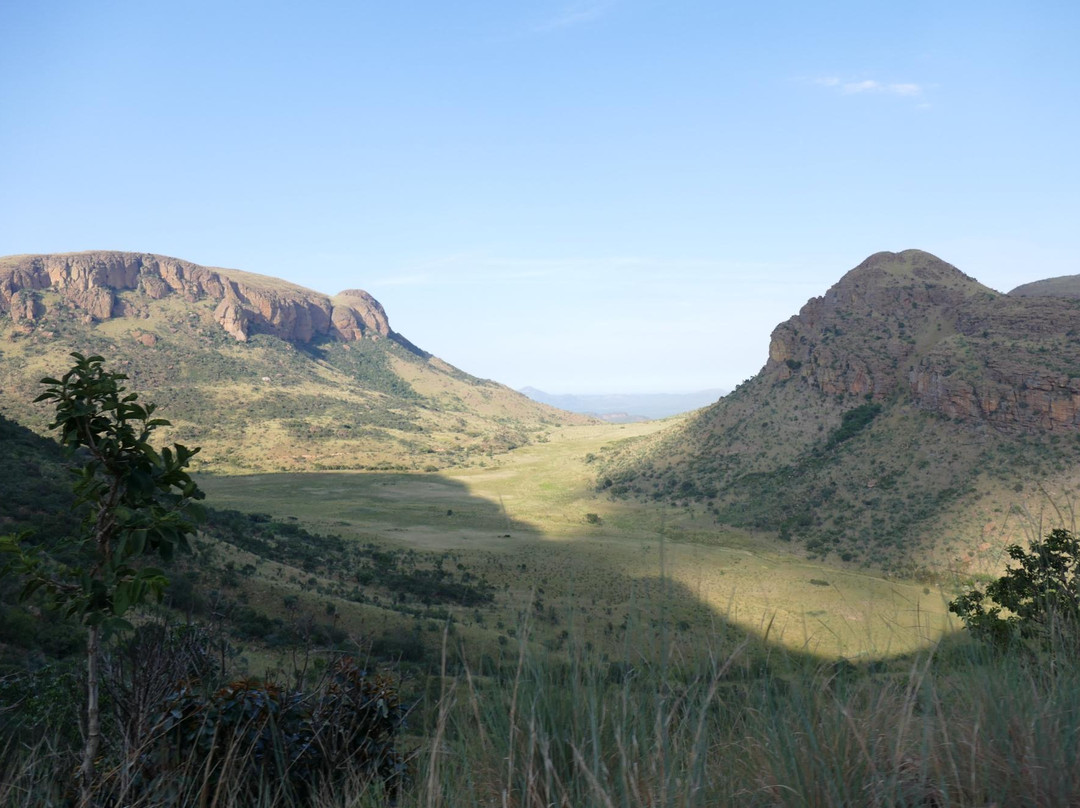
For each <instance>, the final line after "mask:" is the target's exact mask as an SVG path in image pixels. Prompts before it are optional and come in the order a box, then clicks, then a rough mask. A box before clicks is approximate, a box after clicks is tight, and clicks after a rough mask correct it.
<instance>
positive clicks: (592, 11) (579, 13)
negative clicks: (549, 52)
mask: <svg viewBox="0 0 1080 808" xmlns="http://www.w3.org/2000/svg"><path fill="white" fill-rule="evenodd" d="M614 5H615V0H592V2H580V3H574V4H573V5H571V6H569V7H567V8H565V9H563V11H562V12H561V13H559V14H557V15H555V16H554V17H551V18H549V19H547V20H545V21H543V22H541V23H538V24H537V25H534V26H533V32H534V33H538V34H544V33H548V32H549V31H558V30H560V29H563V28H572V27H574V26H575V25H583V24H585V23H588V22H592V21H593V20H596V19H599V18H600V17H602V16H604V14H606V13H607V12H608V10H609V9H610V8H611V7H612V6H614Z"/></svg>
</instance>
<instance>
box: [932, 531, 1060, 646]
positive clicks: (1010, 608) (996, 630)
mask: <svg viewBox="0 0 1080 808" xmlns="http://www.w3.org/2000/svg"><path fill="white" fill-rule="evenodd" d="M1007 552H1008V554H1009V557H1010V558H1012V559H1013V560H1014V561H1016V562H1018V563H1019V565H1020V566H1019V567H1009V568H1008V569H1007V570H1006V572H1005V574H1004V575H1003V576H1002V577H1000V578H998V579H997V580H996V581H994V582H992V583H990V584H988V585H987V587H986V590H985V591H983V590H980V589H978V588H974V589H971V590H970V591H969V592H967V593H966V594H963V595H961V596H960V597H958V598H956V599H955V600H953V601H952V602H951V603H950V604H949V611H951V612H953V613H954V614H957V615H959V616H960V619H961V620H963V621H964V625H965V626H966V627H967V628H968V630H969V631H971V632H972V633H973V634H974V635H976V636H977V637H979V638H980V639H982V640H985V641H987V642H989V643H991V644H993V645H996V646H998V647H1008V646H1011V645H1015V644H1016V643H1017V642H1024V641H1032V642H1034V643H1036V644H1038V645H1040V646H1042V647H1043V648H1046V649H1049V650H1061V649H1068V648H1074V647H1075V645H1076V641H1077V639H1080V540H1077V538H1076V537H1075V536H1074V535H1073V534H1072V533H1071V532H1070V531H1068V530H1064V529H1060V528H1059V529H1057V530H1052V531H1050V533H1048V534H1047V536H1046V539H1045V540H1043V541H1038V540H1036V541H1032V542H1031V543H1030V545H1029V547H1028V550H1026V551H1025V550H1024V549H1023V548H1022V547H1020V546H1019V545H1015V544H1014V545H1011V546H1010V547H1009V548H1008V549H1007Z"/></svg>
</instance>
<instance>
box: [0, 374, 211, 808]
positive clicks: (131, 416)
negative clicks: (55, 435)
mask: <svg viewBox="0 0 1080 808" xmlns="http://www.w3.org/2000/svg"><path fill="white" fill-rule="evenodd" d="M72 357H73V358H74V359H75V364H74V366H72V368H71V370H69V371H68V372H67V373H65V374H64V376H63V377H62V378H61V379H53V378H45V379H42V382H41V383H42V384H46V385H48V387H47V388H46V390H45V392H44V393H42V394H41V395H40V396H38V397H37V399H36V401H38V402H41V401H45V402H50V403H52V404H55V407H56V418H55V420H54V421H53V422H52V423H51V424H50V425H49V428H50V429H56V430H59V433H60V443H61V445H62V446H64V447H65V448H67V449H68V450H69V451H71V452H72V453H73V454H75V453H82V454H83V455H84V458H80V459H85V462H84V463H83V465H82V467H81V468H79V469H78V474H77V477H76V481H75V485H74V487H73V493H74V496H75V499H74V506H75V507H77V508H78V507H80V506H85V507H84V509H83V510H84V516H83V520H82V526H81V529H80V530H79V531H78V533H77V534H76V535H75V536H74V537H73V539H71V540H70V541H67V542H62V543H61V544H60V545H59V546H58V547H57V548H56V551H55V552H54V553H51V554H49V555H47V556H46V555H45V554H44V553H42V551H41V546H40V545H37V544H33V545H30V546H29V547H24V546H21V545H20V543H19V541H18V537H15V536H7V537H0V551H4V552H7V553H9V554H11V555H13V556H14V558H15V561H14V563H13V565H12V570H13V571H14V572H15V573H16V574H17V575H19V576H20V577H22V578H24V579H25V580H26V585H25V586H24V587H23V590H22V592H21V593H20V598H21V599H22V600H27V599H29V598H30V596H32V595H33V594H34V593H35V592H37V591H41V592H44V593H45V595H46V603H47V604H48V605H50V606H52V607H53V608H58V609H59V610H61V611H63V612H64V614H65V615H66V616H68V617H74V618H76V619H77V620H78V622H79V623H80V624H81V625H82V626H84V627H85V628H86V637H87V640H86V657H87V708H86V743H85V747H84V751H83V758H82V765H81V766H80V770H79V792H80V794H79V804H80V805H81V806H87V807H88V806H90V805H91V804H92V802H93V796H94V791H95V776H94V767H95V761H96V760H97V757H98V751H99V748H100V746H101V710H100V704H99V698H98V695H99V688H100V673H99V664H100V661H101V648H100V643H101V641H102V640H103V639H105V640H107V639H108V638H109V637H110V636H111V635H112V634H113V633H115V632H117V631H122V630H131V629H132V626H131V624H130V623H128V622H127V621H126V620H125V619H124V616H125V615H126V614H127V613H128V611H129V610H130V609H131V608H132V607H137V606H140V605H142V604H144V603H146V602H147V601H150V600H160V599H161V595H162V593H163V592H164V590H165V587H166V585H167V584H168V579H167V578H166V577H165V575H164V573H162V571H161V570H158V569H155V568H153V567H148V566H146V565H144V564H142V563H140V561H141V560H142V557H144V556H149V555H158V556H160V557H161V558H163V559H165V560H168V559H169V558H171V557H172V554H173V550H174V548H176V547H181V548H186V547H187V546H188V541H187V540H188V536H189V535H190V534H191V533H193V532H194V530H195V523H194V522H193V521H192V513H191V511H192V507H191V502H192V500H195V499H202V497H203V494H202V492H201V491H200V490H199V489H198V487H197V486H196V485H195V483H193V482H192V480H191V477H190V476H188V474H187V471H186V468H187V465H188V462H189V461H190V459H191V458H192V457H193V456H194V454H195V452H197V451H198V449H196V450H194V451H192V450H189V449H188V448H187V447H186V446H182V445H180V444H174V445H173V448H172V449H168V448H163V449H161V450H160V451H158V450H156V449H154V448H153V446H151V444H150V439H151V436H152V434H153V432H154V430H155V429H157V428H158V427H162V426H168V425H169V422H168V421H165V420H163V419H160V418H153V417H152V416H153V414H154V409H155V407H154V405H153V404H145V405H144V404H140V403H139V402H138V397H139V396H138V394H137V393H129V392H127V389H126V388H125V387H124V386H123V385H122V384H121V382H123V381H124V380H125V379H126V378H127V377H126V376H124V375H123V374H120V373H110V372H108V371H106V370H105V368H104V365H103V363H104V359H102V357H100V356H90V357H86V356H83V355H82V354H79V353H74V354H72ZM68 558H70V559H72V561H66V559H68Z"/></svg>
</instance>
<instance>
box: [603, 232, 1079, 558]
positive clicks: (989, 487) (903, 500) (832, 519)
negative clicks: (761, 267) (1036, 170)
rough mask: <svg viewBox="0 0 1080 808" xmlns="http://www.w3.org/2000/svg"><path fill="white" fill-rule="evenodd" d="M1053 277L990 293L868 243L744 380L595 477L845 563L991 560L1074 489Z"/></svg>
mask: <svg viewBox="0 0 1080 808" xmlns="http://www.w3.org/2000/svg"><path fill="white" fill-rule="evenodd" d="M1069 288H1070V284H1068V283H1065V284H1061V283H1056V284H1053V285H1051V286H1050V288H1047V286H1046V285H1045V284H1044V285H1042V286H1041V287H1039V286H1038V285H1037V289H1036V291H1038V292H1039V294H1038V295H1034V294H1022V293H1021V292H1022V291H1023V290H1021V291H1019V292H1015V293H1013V294H1009V295H1005V294H1001V293H999V292H996V291H994V290H993V289H990V288H989V287H986V286H984V285H982V284H980V283H979V282H978V281H976V280H974V279H973V278H971V277H969V276H968V275H965V274H964V273H963V272H961V271H960V270H959V269H957V268H956V267H954V266H952V265H950V264H948V263H946V262H944V261H942V260H940V259H938V258H936V257H934V256H932V255H930V254H928V253H925V252H921V251H918V250H907V251H904V252H900V253H877V254H875V255H872V256H870V257H869V258H867V259H866V260H865V261H863V262H862V263H861V264H859V265H858V266H857V267H855V268H854V269H852V270H851V271H850V272H848V273H846V274H845V275H844V276H843V277H842V278H841V279H840V280H839V281H838V282H837V283H836V284H834V285H833V286H832V287H831V288H830V289H829V290H828V291H827V292H826V293H825V294H824V295H822V296H820V297H815V298H812V299H811V300H809V301H808V302H807V303H806V304H805V305H804V306H803V307H802V309H801V310H800V311H799V313H798V314H796V315H795V316H793V317H791V318H790V319H789V320H787V321H786V322H783V323H781V324H780V325H778V326H777V327H776V329H775V330H774V332H773V334H772V338H771V342H770V349H769V358H768V360H767V362H766V364H765V366H764V367H763V368H762V370H761V371H760V372H759V373H758V374H757V375H756V376H754V377H753V378H752V379H750V380H749V381H747V382H745V383H744V384H742V385H740V386H739V388H737V389H736V390H735V391H734V392H732V393H731V394H729V395H728V396H726V397H724V398H723V399H721V400H720V401H718V402H717V403H716V404H714V405H712V406H710V407H707V408H705V409H704V410H702V411H701V412H700V413H696V414H694V415H692V416H691V417H690V418H689V419H688V420H687V421H686V422H685V424H684V425H682V426H680V427H677V428H675V429H672V430H667V431H665V432H664V433H662V434H660V435H658V436H656V437H654V438H652V439H650V440H643V441H638V442H636V443H627V444H625V445H623V446H620V447H618V448H617V449H615V450H614V451H612V452H610V453H609V454H608V455H607V456H606V457H605V458H604V461H603V462H602V463H601V464H600V465H599V474H598V476H597V487H598V489H599V490H600V491H606V492H608V493H609V494H611V495H614V496H617V497H622V496H633V497H642V498H648V499H655V500H659V501H666V502H668V503H671V504H676V505H679V506H681V507H691V508H693V507H705V508H707V509H708V510H710V511H711V512H713V513H714V514H715V516H716V518H717V521H718V522H720V523H722V524H729V525H732V526H736V527H745V528H750V529H752V530H765V531H776V532H777V533H778V534H779V535H780V536H781V537H782V538H787V539H792V540H799V541H802V542H804V543H805V546H806V548H807V550H808V551H809V552H810V553H811V554H815V555H828V554H829V553H832V552H836V553H837V554H839V555H840V557H841V559H842V560H844V561H851V562H859V563H863V564H875V565H882V564H885V565H887V566H891V568H893V569H897V570H906V571H907V572H909V573H910V572H911V571H912V569H913V567H912V566H911V565H912V564H915V565H917V566H920V567H921V566H922V565H924V564H926V563H927V559H930V558H934V559H935V563H938V564H942V565H945V566H947V567H948V568H949V569H954V570H967V569H978V568H980V567H979V564H983V565H992V564H993V563H996V562H995V559H997V560H1000V555H995V554H996V553H997V554H999V553H1000V551H1001V547H1002V546H1003V544H1004V543H1007V542H1012V541H1019V542H1022V541H1023V540H1024V539H1025V537H1026V534H1025V533H1024V530H1034V531H1035V532H1036V533H1037V532H1038V530H1039V528H1038V527H1037V526H1036V527H1032V526H1031V525H1032V523H1033V521H1034V522H1035V523H1037V522H1038V516H1037V515H1038V514H1039V513H1042V512H1045V511H1047V510H1048V511H1049V512H1050V513H1069V512H1072V511H1071V510H1070V508H1071V507H1072V506H1070V505H1069V504H1068V503H1069V502H1072V501H1073V499H1074V498H1077V497H1080V473H1078V472H1077V471H1076V469H1078V468H1080V299H1076V298H1074V297H1072V296H1071V295H1069V294H1066V293H1064V292H1067V291H1068V289H1069ZM1059 290H1064V291H1059ZM1055 518H1056V517H1055ZM1025 524H1026V527H1025ZM973 537H974V539H975V540H974V547H975V548H980V549H978V550H974V549H973ZM982 568H987V566H984V567H982Z"/></svg>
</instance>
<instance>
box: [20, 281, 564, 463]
mask: <svg viewBox="0 0 1080 808" xmlns="http://www.w3.org/2000/svg"><path fill="white" fill-rule="evenodd" d="M50 294H51V293H49V292H46V293H45V296H46V297H48V295H50ZM124 295H127V296H134V293H124ZM138 302H139V305H140V306H142V307H143V311H144V313H145V317H141V318H117V319H113V320H109V321H106V322H103V323H98V324H93V323H85V322H82V321H80V320H78V319H77V318H75V317H74V316H73V315H70V314H65V315H63V316H56V315H50V316H49V317H47V318H46V319H45V321H44V322H42V323H41V324H39V325H38V326H37V327H36V328H34V329H33V330H30V331H29V332H27V330H25V329H23V328H18V327H14V326H13V325H12V323H11V321H10V320H9V319H7V318H0V350H2V356H0V389H2V393H0V411H3V412H5V413H6V414H8V415H9V416H10V417H13V418H15V419H16V420H18V421H20V422H21V423H25V424H27V425H29V426H31V427H33V428H34V429H37V430H41V429H43V427H44V425H45V423H46V419H47V417H48V416H47V413H45V412H43V411H41V410H40V408H36V407H34V406H32V405H30V404H29V403H28V402H29V401H31V400H32V399H33V398H34V397H35V396H36V394H37V389H36V388H37V380H38V379H39V378H41V377H42V376H45V375H55V374H58V373H61V372H62V371H63V369H65V368H66V367H67V366H68V365H69V364H70V360H69V359H68V357H67V354H68V353H69V352H70V351H72V350H80V351H82V352H84V353H90V352H93V353H100V354H102V355H104V356H105V357H106V358H107V360H108V363H107V364H108V366H109V367H110V369H120V370H123V371H124V372H126V373H128V374H129V375H130V377H131V385H130V386H131V388H132V389H136V390H139V391H140V392H141V393H143V395H144V397H145V398H146V399H147V400H151V401H154V402H156V403H157V404H159V406H160V408H161V412H162V415H163V416H164V417H167V418H169V419H170V420H171V421H172V422H173V425H174V428H173V430H172V431H171V436H172V437H173V438H174V439H176V440H179V441H181V442H184V443H189V444H195V445H200V446H202V447H203V453H202V454H201V455H200V456H199V463H200V464H207V465H209V464H212V465H213V467H214V468H215V469H216V470H219V471H229V470H231V471H240V470H247V471H254V470H260V471H269V470H296V469H318V468H398V469H423V468H428V467H432V468H445V467H447V466H453V465H461V464H466V465H467V464H469V463H473V462H477V459H478V458H481V457H483V456H485V455H487V454H489V453H491V452H494V451H501V450H505V449H506V448H508V447H511V446H516V445H521V444H523V443H526V442H528V441H529V440H533V439H535V438H536V437H537V436H538V435H541V434H542V433H543V431H544V430H546V429H548V428H549V427H550V426H552V425H556V424H559V423H565V422H567V420H568V419H569V420H574V419H575V417H574V416H568V415H567V414H565V413H560V412H559V411H557V410H553V409H551V408H549V407H545V406H543V405H540V404H536V403H534V402H531V401H529V400H528V399H527V398H525V397H524V396H521V395H520V394H517V393H515V392H513V391H511V390H509V389H508V388H505V387H503V386H501V385H497V384H495V383H493V382H485V381H481V380H477V379H474V378H472V377H470V376H468V375H467V374H464V373H461V372H460V371H457V370H456V369H454V368H452V367H450V366H448V365H446V364H445V363H443V362H441V361H440V360H438V359H434V358H424V357H421V356H418V355H416V354H414V353H412V352H410V351H409V350H407V349H406V348H404V347H402V346H400V345H398V344H397V343H396V342H394V341H392V340H386V339H383V340H379V341H373V340H362V341H360V342H354V343H339V342H332V341H327V342H326V343H324V344H322V345H317V346H312V347H311V348H310V349H301V348H298V347H296V346H294V345H292V344H290V343H287V342H283V341H281V340H279V339H276V338H274V337H270V336H266V335H257V336H255V337H254V338H253V339H252V340H251V341H250V342H248V343H237V342H235V341H233V340H232V339H231V338H229V337H228V336H227V335H225V334H224V332H222V331H221V329H220V328H219V327H218V326H217V325H216V323H214V322H213V319H212V307H211V306H210V305H209V304H208V303H206V302H200V303H187V302H184V301H181V300H178V299H175V298H166V299H164V300H161V301H148V300H146V299H140V300H139V301H138ZM47 303H50V304H52V305H55V304H56V301H55V300H49V301H47ZM50 310H51V308H50ZM147 335H150V336H149V337H148V336H147ZM141 340H144V341H152V342H153V343H154V344H153V345H152V346H148V345H145V344H143V341H141ZM576 420H579V421H580V420H583V419H580V418H577V419H576Z"/></svg>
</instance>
